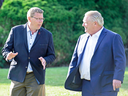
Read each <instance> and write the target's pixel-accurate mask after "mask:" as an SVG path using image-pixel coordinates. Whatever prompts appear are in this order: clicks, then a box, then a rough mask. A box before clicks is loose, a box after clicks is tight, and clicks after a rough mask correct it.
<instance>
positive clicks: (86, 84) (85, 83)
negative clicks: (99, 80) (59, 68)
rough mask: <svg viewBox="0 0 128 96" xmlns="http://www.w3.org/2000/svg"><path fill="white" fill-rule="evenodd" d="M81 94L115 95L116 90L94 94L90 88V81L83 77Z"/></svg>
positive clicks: (88, 95)
mask: <svg viewBox="0 0 128 96" xmlns="http://www.w3.org/2000/svg"><path fill="white" fill-rule="evenodd" d="M82 96H117V92H104V93H99V94H94V91H93V90H92V85H91V82H90V81H87V80H84V79H83V84H82Z"/></svg>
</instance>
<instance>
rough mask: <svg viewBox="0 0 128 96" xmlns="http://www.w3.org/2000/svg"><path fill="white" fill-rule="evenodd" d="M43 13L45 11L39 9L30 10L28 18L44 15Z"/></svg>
mask: <svg viewBox="0 0 128 96" xmlns="http://www.w3.org/2000/svg"><path fill="white" fill-rule="evenodd" d="M43 12H44V11H43V10H42V9H40V8H38V7H32V8H30V9H29V10H28V12H27V17H33V16H34V14H35V13H42V14H43Z"/></svg>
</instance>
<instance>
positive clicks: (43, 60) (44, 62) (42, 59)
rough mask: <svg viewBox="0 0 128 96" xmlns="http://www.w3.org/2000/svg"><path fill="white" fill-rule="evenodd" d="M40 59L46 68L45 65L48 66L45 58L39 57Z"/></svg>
mask: <svg viewBox="0 0 128 96" xmlns="http://www.w3.org/2000/svg"><path fill="white" fill-rule="evenodd" d="M38 59H39V60H40V62H41V64H42V65H43V69H45V66H46V61H45V59H44V58H43V57H39V58H38Z"/></svg>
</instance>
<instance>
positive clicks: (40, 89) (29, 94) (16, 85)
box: [10, 73, 45, 96]
mask: <svg viewBox="0 0 128 96" xmlns="http://www.w3.org/2000/svg"><path fill="white" fill-rule="evenodd" d="M10 96H45V84H43V85H38V83H37V81H36V79H35V76H34V74H33V73H30V74H27V75H26V77H25V81H24V82H23V83H20V82H16V81H13V80H12V81H11V86H10Z"/></svg>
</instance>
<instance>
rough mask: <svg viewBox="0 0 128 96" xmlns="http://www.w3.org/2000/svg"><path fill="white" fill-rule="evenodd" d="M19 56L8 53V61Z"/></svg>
mask: <svg viewBox="0 0 128 96" xmlns="http://www.w3.org/2000/svg"><path fill="white" fill-rule="evenodd" d="M17 55H18V52H16V53H12V52H10V53H8V55H7V58H6V60H11V59H12V58H14V57H16V56H17Z"/></svg>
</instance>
